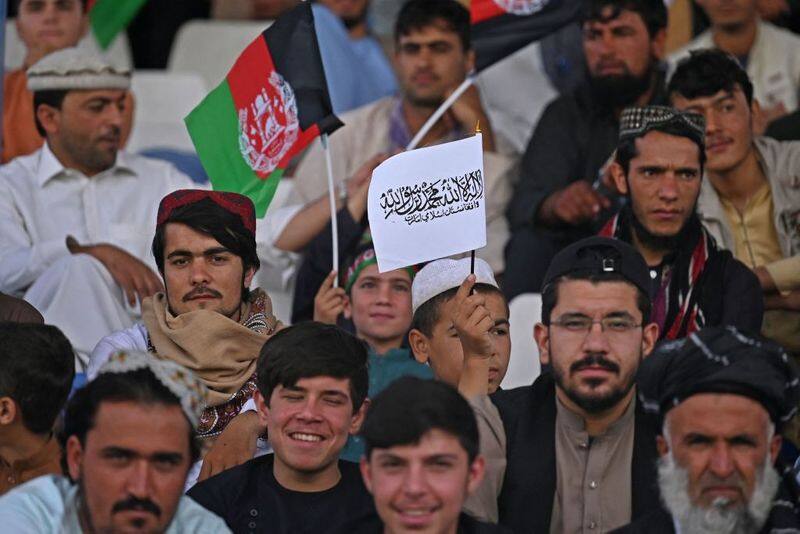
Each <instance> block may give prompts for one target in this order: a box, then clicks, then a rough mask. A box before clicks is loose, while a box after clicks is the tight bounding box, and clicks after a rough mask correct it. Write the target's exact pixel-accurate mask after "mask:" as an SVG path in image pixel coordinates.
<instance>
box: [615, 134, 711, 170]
mask: <svg viewBox="0 0 800 534" xmlns="http://www.w3.org/2000/svg"><path fill="white" fill-rule="evenodd" d="M650 132H661V133H665V134H667V135H674V136H675V137H685V138H686V139H688V140H690V141H691V142H692V143H694V144H695V145H697V151H698V154H699V161H700V175H701V176H702V175H703V167H705V164H706V147H705V143H703V142H698V138H697V135H695V134H694V132H692V131H690V127H689V126H680V125H679V124H677V123H675V122H671V123H668V124H664V125H663V126H659V127H657V128H653V129H652V130H649V131H648V132H646V133H645V134H642V135H641V136H639V137H628V138H625V139H623V140H622V141H620V143H619V145H617V152H616V156H615V158H614V161H616V162H617V163H619V165H620V167H622V170H623V171H625V175H626V176H627V175H628V171H629V170H630V164H631V160H632V159H633V158H635V157H637V156H638V155H639V151H638V150H637V149H636V140H637V139H641V138H642V137H644V136H645V135H647V134H648V133H650Z"/></svg>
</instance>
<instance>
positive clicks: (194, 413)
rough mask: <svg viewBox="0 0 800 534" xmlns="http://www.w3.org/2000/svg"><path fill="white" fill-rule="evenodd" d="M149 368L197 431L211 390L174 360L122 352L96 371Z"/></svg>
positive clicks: (111, 371)
mask: <svg viewBox="0 0 800 534" xmlns="http://www.w3.org/2000/svg"><path fill="white" fill-rule="evenodd" d="M141 369H147V370H148V371H150V372H151V373H153V376H155V377H156V379H157V380H158V381H159V382H161V384H163V385H164V387H165V388H167V389H168V390H170V392H172V394H173V395H175V396H176V397H177V398H178V400H179V401H180V403H181V408H182V409H183V413H184V414H185V415H186V418H187V419H189V422H191V423H192V426H193V427H195V428H197V424H198V423H199V421H200V415H201V414H202V413H203V409H204V408H205V407H206V404H207V401H208V389H207V388H206V386H205V384H203V383H202V382H201V381H200V380H198V378H197V377H196V376H195V375H194V373H192V372H191V371H190V370H188V369H186V368H185V367H182V366H181V365H178V364H177V363H175V362H173V361H172V360H165V359H162V358H158V357H156V356H154V355H152V354H147V353H146V352H137V351H124V350H120V351H117V352H115V353H113V354H112V355H111V357H110V358H109V359H108V361H107V362H106V363H105V364H103V366H102V367H100V369H99V370H98V371H97V376H98V377H99V376H100V375H103V374H107V373H118V374H123V373H129V372H132V371H139V370H141Z"/></svg>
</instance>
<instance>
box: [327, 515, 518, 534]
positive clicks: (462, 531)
mask: <svg viewBox="0 0 800 534" xmlns="http://www.w3.org/2000/svg"><path fill="white" fill-rule="evenodd" d="M456 533H457V534H510V533H511V531H510V530H508V529H507V528H505V527H503V526H500V525H495V524H494V523H485V522H483V521H478V520H477V519H475V518H472V517H470V516H468V515H467V514H461V516H459V518H458V530H456ZM339 534H383V522H382V521H381V518H380V517H378V515H377V514H373V515H371V516H368V517H364V518H362V519H359V520H356V521H353V522H350V523H348V524H346V525H345V526H344V527H343V528H342V529H341V530H340V531H339Z"/></svg>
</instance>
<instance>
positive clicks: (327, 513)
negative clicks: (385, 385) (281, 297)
mask: <svg viewBox="0 0 800 534" xmlns="http://www.w3.org/2000/svg"><path fill="white" fill-rule="evenodd" d="M367 381H368V377H367V349H366V346H365V345H364V343H363V342H362V341H360V340H359V339H357V338H355V337H354V336H352V335H350V334H348V333H347V332H345V331H344V330H341V329H340V328H338V327H336V326H333V325H323V324H320V323H315V322H305V323H300V324H298V325H295V326H292V327H289V328H286V329H284V330H282V331H281V332H278V333H277V334H276V335H275V336H273V337H272V338H270V340H269V341H267V343H265V344H264V348H263V349H262V351H261V355H260V356H259V360H258V394H257V404H258V413H259V417H260V419H261V421H262V423H264V424H265V425H266V427H267V431H268V433H269V441H270V444H271V445H272V448H273V449H274V451H275V452H274V454H271V455H266V456H262V457H260V458H256V459H254V460H251V461H249V462H247V463H245V464H242V465H240V466H238V467H234V468H232V469H229V470H227V471H224V472H223V473H220V474H219V475H217V476H215V477H212V478H210V479H208V480H206V481H204V482H201V483H199V484H197V485H196V486H195V487H194V488H192V489H191V490H190V491H189V496H191V497H192V498H193V499H195V500H196V501H197V502H199V503H200V504H202V505H203V506H205V507H206V508H208V509H209V510H211V511H213V512H215V513H217V514H219V515H220V516H222V517H223V518H224V519H225V521H226V523H227V524H228V526H229V527H230V528H231V529H232V530H233V531H235V532H262V533H272V532H274V533H284V532H291V533H298V534H303V533H309V534H312V533H316V532H333V531H335V530H336V529H337V528H338V527H340V526H341V525H343V524H344V523H345V522H346V521H349V520H353V519H356V518H358V517H360V516H362V515H364V514H369V513H370V512H371V511H372V503H371V499H370V497H369V493H367V491H366V489H365V487H364V484H363V482H362V481H361V476H360V474H359V472H358V466H357V465H356V464H354V463H352V462H347V461H344V460H339V454H340V453H341V451H342V448H343V447H344V445H345V443H346V442H347V438H348V436H349V435H351V434H354V433H355V432H357V431H358V429H359V427H360V426H361V422H362V420H363V417H364V413H365V411H366V403H365V399H366V397H367Z"/></svg>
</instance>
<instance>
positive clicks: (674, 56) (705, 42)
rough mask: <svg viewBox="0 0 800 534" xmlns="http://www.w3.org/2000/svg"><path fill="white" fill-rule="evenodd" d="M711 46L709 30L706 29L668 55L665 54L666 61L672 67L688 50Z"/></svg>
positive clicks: (687, 53)
mask: <svg viewBox="0 0 800 534" xmlns="http://www.w3.org/2000/svg"><path fill="white" fill-rule="evenodd" d="M711 46H713V41H712V39H711V30H706V31H704V32H703V33H701V34H700V35H698V36H697V37H695V38H694V39H692V40H691V41H689V42H688V43H686V44H685V45H683V46H682V47H680V48H678V49H677V50H675V51H674V52H672V53H671V54H670V55H669V56H667V61H668V62H669V64H670V65H671V66H672V67H673V68H674V66H675V65H676V64H677V63H678V61H680V60H681V59H683V58H684V57H686V56H688V55H689V52H691V51H692V50H697V49H698V48H709V47H711Z"/></svg>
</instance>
